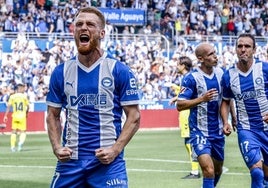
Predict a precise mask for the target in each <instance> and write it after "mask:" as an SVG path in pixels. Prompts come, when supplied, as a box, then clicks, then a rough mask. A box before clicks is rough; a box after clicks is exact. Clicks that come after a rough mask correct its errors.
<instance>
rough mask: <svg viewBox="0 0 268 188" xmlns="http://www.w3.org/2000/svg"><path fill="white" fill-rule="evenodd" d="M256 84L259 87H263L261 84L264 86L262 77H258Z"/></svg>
mask: <svg viewBox="0 0 268 188" xmlns="http://www.w3.org/2000/svg"><path fill="white" fill-rule="evenodd" d="M255 83H256V84H257V85H261V84H263V79H262V78H261V77H258V78H256V79H255Z"/></svg>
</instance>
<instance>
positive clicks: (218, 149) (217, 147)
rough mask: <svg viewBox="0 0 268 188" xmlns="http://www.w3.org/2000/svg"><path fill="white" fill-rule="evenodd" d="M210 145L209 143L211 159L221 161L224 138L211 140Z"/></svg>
mask: <svg viewBox="0 0 268 188" xmlns="http://www.w3.org/2000/svg"><path fill="white" fill-rule="evenodd" d="M210 143H211V157H212V158H213V159H215V160H216V161H223V160H224V145H225V139H224V137H222V138H217V139H214V140H211V141H210Z"/></svg>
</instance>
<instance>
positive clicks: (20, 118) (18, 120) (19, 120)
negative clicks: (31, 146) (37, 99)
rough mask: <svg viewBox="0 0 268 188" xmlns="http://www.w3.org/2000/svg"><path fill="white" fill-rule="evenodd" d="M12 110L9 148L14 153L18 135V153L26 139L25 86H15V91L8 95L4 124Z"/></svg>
mask: <svg viewBox="0 0 268 188" xmlns="http://www.w3.org/2000/svg"><path fill="white" fill-rule="evenodd" d="M11 108H12V125H11V129H12V132H11V136H10V146H11V151H12V152H15V151H16V143H17V134H18V135H19V141H18V148H17V149H18V151H21V150H22V146H23V144H24V142H25V139H26V128H27V114H28V110H29V100H28V97H27V95H26V94H25V86H24V84H22V83H19V84H17V86H16V91H15V93H14V94H12V95H10V97H9V100H8V103H7V109H6V113H5V115H4V119H3V121H4V122H5V123H6V122H7V121H8V117H7V115H8V113H9V112H10V110H11Z"/></svg>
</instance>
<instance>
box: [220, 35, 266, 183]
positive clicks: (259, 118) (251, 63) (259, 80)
mask: <svg viewBox="0 0 268 188" xmlns="http://www.w3.org/2000/svg"><path fill="white" fill-rule="evenodd" d="M255 52H256V44H255V38H254V36H253V35H251V34H246V33H245V34H241V35H239V36H238V38H237V41H236V54H237V57H238V62H237V63H236V64H234V66H233V67H230V68H229V70H228V71H226V73H225V74H224V76H223V80H222V87H223V102H222V105H221V116H222V119H223V123H224V129H223V130H224V133H225V134H226V135H229V134H231V131H232V127H231V126H230V125H229V123H228V112H229V106H230V104H229V103H230V100H231V99H234V101H235V106H236V114H237V126H236V129H237V134H238V145H239V148H240V152H241V154H242V156H243V159H244V161H245V163H246V165H247V167H248V169H249V170H250V175H251V188H263V187H265V188H267V187H268V63H267V62H262V61H259V60H257V59H254V54H255Z"/></svg>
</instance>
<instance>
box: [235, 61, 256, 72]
mask: <svg viewBox="0 0 268 188" xmlns="http://www.w3.org/2000/svg"><path fill="white" fill-rule="evenodd" d="M252 64H253V61H248V62H244V61H239V62H238V63H237V68H238V69H239V70H240V71H242V72H247V71H248V70H249V69H250V67H251V66H252Z"/></svg>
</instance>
